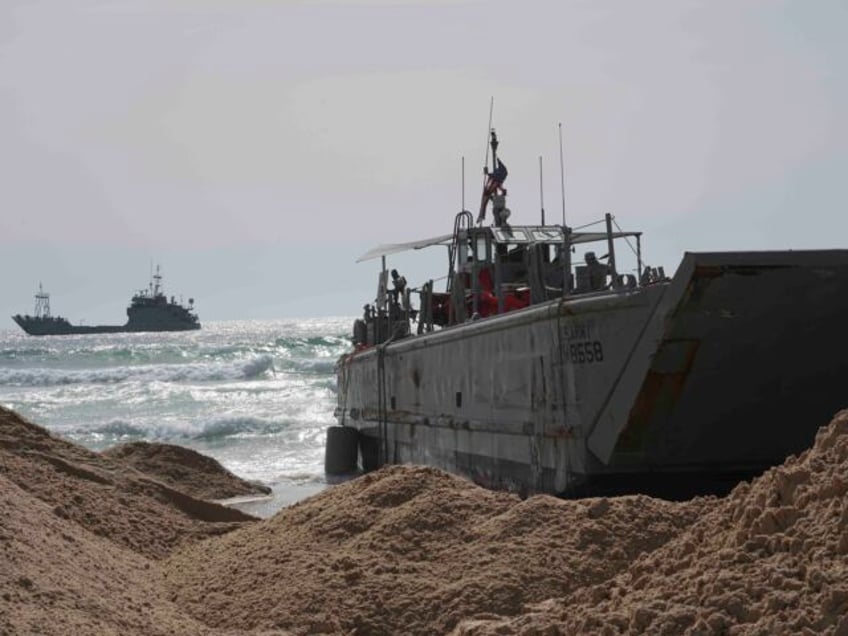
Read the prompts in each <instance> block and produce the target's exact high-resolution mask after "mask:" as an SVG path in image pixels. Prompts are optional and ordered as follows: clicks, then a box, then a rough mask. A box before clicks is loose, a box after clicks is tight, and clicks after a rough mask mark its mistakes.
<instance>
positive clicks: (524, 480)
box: [326, 133, 848, 497]
mask: <svg viewBox="0 0 848 636" xmlns="http://www.w3.org/2000/svg"><path fill="white" fill-rule="evenodd" d="M492 141H493V144H492V148H493V155H494V158H493V171H492V173H491V174H492V175H495V174H496V172H497V169H498V163H496V162H497V157H496V154H495V153H496V148H497V146H496V139H495V136H494V133H492ZM504 172H505V170H504ZM491 182H492V179H491V178H490V180H489V183H488V184H487V187H486V191H484V196H483V201H482V206H481V215H480V216H481V217H482V216H483V215H484V214H485V209H486V207H485V206H486V204H487V203H488V202H489V201H491V202H492V204H493V212H494V216H495V223H494V225H493V226H491V227H487V226H484V225H482V223H479V222H478V223H477V224H474V223H473V219H472V217H471V215H470V213H469V212H466V211H463V212H461V213H460V214H458V215H457V217H456V220H455V224H454V231H453V233H451V234H449V235H446V236H442V237H437V238H435V239H432V240H425V241H417V242H412V243H406V244H398V245H391V246H382V247H378V248H376V249H374V250H372V251H370V252H369V253H367V254H366V255H365V256H363V257H362V259H360V260H364V259H368V258H377V257H381V259H382V265H383V266H382V270H381V272H380V277H379V291H378V295H377V300H376V303H375V304H374V305H373V306H369V307H367V308H366V312H365V315H364V316H363V318H362V319H361V320H357V321H356V323H355V324H354V329H353V332H354V333H353V342H354V345H355V348H354V351H353V352H352V353H350V354H348V355H345V356H343V357H342V358H341V359H340V360H339V362H338V367H337V376H338V405H337V408H336V417H337V419H338V423H339V425H340V426H338V427H332V428H331V429H330V431H329V433H328V445H327V458H326V459H327V462H326V463H327V470H328V472H331V473H332V472H344V471H346V470H350V469H352V468H354V467H355V464H356V461H357V455H358V456H359V457H360V461H361V464H362V468H363V469H365V470H366V471H367V470H371V469H374V468H376V467H379V466H380V465H382V464H385V463H418V464H427V465H432V466H437V467H440V468H442V469H446V470H449V471H452V472H455V473H459V474H463V475H466V476H468V477H470V478H471V479H473V480H475V481H477V482H478V483H480V484H483V485H486V486H489V487H494V488H505V489H509V490H513V491H517V492H522V493H531V492H548V493H556V494H565V495H570V496H580V495H588V494H606V493H609V494H612V493H623V492H645V493H651V494H656V495H661V496H668V497H684V496H689V495H691V494H693V493H697V492H722V491H724V490H726V489H728V488H729V487H731V486H732V485H734V484H735V483H736V482H737V481H738V480H739V479H741V478H747V477H750V476H752V475H754V474H756V473H758V472H760V471H762V470H764V469H765V468H766V467H768V466H770V465H773V464H776V463H779V462H782V461H783V460H784V459H785V458H786V456H787V455H789V454H792V453H798V452H801V451H802V450H804V449H805V448H807V447H809V446H810V444H811V443H812V441H813V437H814V434H815V431H816V430H817V428H818V427H819V426H820V425H821V424H822V423H824V422H827V421H828V420H829V419H830V418H831V417H832V415H833V414H834V413H835V412H836V411H837V410H839V409H840V408H843V407H845V406H846V404H848V393H846V381H848V355H847V354H848V330H846V329H845V326H844V325H845V317H846V316H848V251H846V250H821V251H773V252H732V253H731V252H727V253H722V252H712V253H686V254H685V255H684V256H683V259H682V261H681V263H680V265H679V266H678V268H677V271H676V273H675V274H674V276H673V278H668V277H666V276H665V275H664V273H663V272H662V270H661V269H655V268H651V267H646V266H645V265H644V263H643V262H642V256H641V250H640V247H639V246H640V233H639V232H623V231H618V230H617V228H615V227H614V220H613V219H612V218H611V217H610V216H609V215H607V216H606V219H605V227H604V231H601V232H580V231H574V230H572V229H571V228H569V227H566V226H563V225H545V224H544V223H543V224H542V225H538V226H537V225H509V224H507V221H506V218H507V216H508V214H509V211H508V210H507V209H506V207H505V192H503V193H502V192H501V191H500V190H501V189H502V180H501V182H500V184H497V183H495V184H494V186H493V185H492V183H491ZM479 220H482V219H478V221H479ZM589 244H594V245H589ZM634 244H635V248H634V249H633V252H634V256H635V261H636V262H635V268H634V269H633V270H629V269H625V268H623V267H622V265H621V261H622V259H621V257H622V256H623V251H624V250H623V249H622V248H626V247H627V246H628V245H629V246H630V247H633V246H634ZM433 245H441V246H447V251H448V261H449V263H448V278H447V289H446V290H445V291H444V292H437V291H435V289H434V288H433V283H432V281H426V282H424V283H423V284H421V286H420V287H419V288H418V289H417V292H418V295H419V298H420V305H419V309H418V310H414V309H413V308H412V304H411V299H410V292H411V290H410V289H409V287H408V286H406V285H405V281H404V280H403V279H402V277H400V276H395V273H394V272H393V277H394V278H395V284H394V286H393V289H389V275H388V272H387V268H386V257H387V256H389V255H391V254H392V253H396V252H399V251H401V250H404V249H421V248H424V247H428V246H433ZM596 246H600V250H601V251H603V252H606V257H600V259H599V258H595V257H594V255H593V254H592V253H591V252H586V253H585V255H584V256H583V258H581V259H580V260H581V262H580V263H573V262H572V258H574V260H575V261H576V260H577V258H575V257H573V254H576V253H577V249H580V248H582V249H586V248H590V247H595V249H596V252H597V251H598V248H597V247H596ZM605 259H606V262H605V263H604V262H602V261H603V260H605ZM624 271H632V272H633V273H626V274H625V273H621V272H624Z"/></svg>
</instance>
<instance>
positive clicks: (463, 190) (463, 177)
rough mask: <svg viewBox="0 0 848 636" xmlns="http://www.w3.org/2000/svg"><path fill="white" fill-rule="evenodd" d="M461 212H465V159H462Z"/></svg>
mask: <svg viewBox="0 0 848 636" xmlns="http://www.w3.org/2000/svg"><path fill="white" fill-rule="evenodd" d="M460 210H462V211H464V210H465V157H463V158H462V207H461V208H460Z"/></svg>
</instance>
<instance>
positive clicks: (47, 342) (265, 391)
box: [0, 318, 353, 503]
mask: <svg viewBox="0 0 848 636" xmlns="http://www.w3.org/2000/svg"><path fill="white" fill-rule="evenodd" d="M352 322H353V319H352V318H316V319H299V320H273V321H231V322H217V323H216V322H211V323H204V324H203V328H202V329H201V330H199V331H193V332H171V333H134V334H99V335H97V334H93V335H80V336H45V337H33V336H28V335H27V334H25V333H24V332H23V331H21V330H17V331H15V330H13V329H7V330H2V331H0V404H2V405H3V406H5V407H7V408H10V409H13V410H15V411H17V412H18V413H20V414H21V415H24V416H25V417H27V418H28V419H30V420H31V421H33V422H35V423H36V424H39V425H41V426H44V427H45V428H47V429H48V430H50V431H51V432H52V433H54V434H57V435H59V436H61V437H64V438H66V439H69V440H71V441H73V442H75V443H78V444H81V445H83V446H86V447H88V448H90V449H92V450H102V449H104V448H107V447H109V446H112V445H115V444H119V443H123V442H129V441H135V440H146V441H156V442H165V443H170V444H178V445H180V446H185V447H188V448H192V449H194V450H197V451H199V452H201V453H204V454H206V455H209V456H211V457H214V458H215V459H217V460H218V461H219V462H220V463H221V464H223V465H224V466H225V467H226V468H227V469H229V470H230V471H232V472H233V473H235V474H236V475H238V476H240V477H243V478H245V479H251V480H259V481H261V482H263V483H265V484H268V485H270V486H272V487H273V488H274V489H275V491H276V492H285V493H288V495H287V496H288V498H289V499H296V498H297V497H298V496H299V495H298V493H300V494H308V493H311V492H314V491H315V490H319V489H320V488H321V487H322V486H323V485H324V483H325V481H324V443H325V439H326V428H327V426H329V425H331V424H333V423H334V422H335V419H334V417H333V409H334V408H335V398H336V380H335V373H334V367H335V363H336V360H337V359H338V357H339V356H340V355H341V354H342V353H344V352H346V351H348V350H349V349H350V338H349V333H350V327H351V324H352ZM280 503H286V502H285V501H283V502H280Z"/></svg>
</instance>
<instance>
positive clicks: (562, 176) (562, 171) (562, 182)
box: [559, 122, 565, 227]
mask: <svg viewBox="0 0 848 636" xmlns="http://www.w3.org/2000/svg"><path fill="white" fill-rule="evenodd" d="M559 176H560V190H561V191H562V226H563V227H565V163H564V162H563V160H562V122H560V123H559Z"/></svg>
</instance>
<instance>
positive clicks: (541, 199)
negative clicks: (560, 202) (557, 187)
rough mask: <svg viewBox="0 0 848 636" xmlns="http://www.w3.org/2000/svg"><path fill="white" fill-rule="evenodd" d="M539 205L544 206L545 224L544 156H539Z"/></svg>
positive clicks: (543, 222) (543, 219)
mask: <svg viewBox="0 0 848 636" xmlns="http://www.w3.org/2000/svg"><path fill="white" fill-rule="evenodd" d="M539 205H540V206H541V208H542V225H544V224H545V190H544V188H542V157H541V155H540V156H539Z"/></svg>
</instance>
